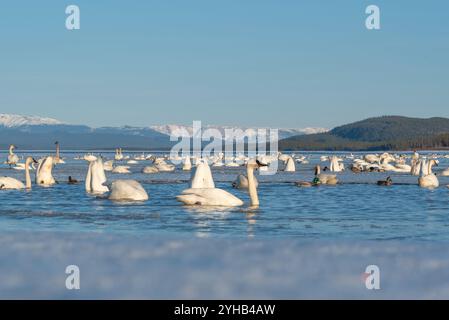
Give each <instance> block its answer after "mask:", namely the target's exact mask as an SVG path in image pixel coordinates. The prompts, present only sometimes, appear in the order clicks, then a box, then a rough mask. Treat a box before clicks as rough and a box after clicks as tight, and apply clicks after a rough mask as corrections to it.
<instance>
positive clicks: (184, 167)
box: [182, 156, 192, 171]
mask: <svg viewBox="0 0 449 320" xmlns="http://www.w3.org/2000/svg"><path fill="white" fill-rule="evenodd" d="M182 170H183V171H190V170H192V162H191V161H190V157H189V156H187V157H186V159H185V160H184V163H183V165H182Z"/></svg>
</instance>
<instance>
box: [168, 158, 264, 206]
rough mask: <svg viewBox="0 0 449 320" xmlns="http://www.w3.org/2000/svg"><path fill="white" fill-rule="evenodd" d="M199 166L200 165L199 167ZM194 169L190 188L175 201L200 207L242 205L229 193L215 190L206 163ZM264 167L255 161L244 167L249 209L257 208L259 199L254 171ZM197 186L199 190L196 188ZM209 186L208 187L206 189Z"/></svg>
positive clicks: (241, 202) (240, 201)
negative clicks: (245, 169)
mask: <svg viewBox="0 0 449 320" xmlns="http://www.w3.org/2000/svg"><path fill="white" fill-rule="evenodd" d="M199 166H200V165H199ZM199 166H198V168H197V169H196V172H195V176H194V178H193V179H192V187H191V188H189V189H187V190H184V191H183V192H182V193H181V195H179V196H177V197H176V199H177V200H178V201H179V202H182V203H184V204H186V205H200V206H224V207H238V206H242V205H243V201H242V200H240V199H239V198H237V197H235V196H234V195H232V194H230V193H229V192H227V191H225V190H222V189H218V188H215V184H214V182H213V180H212V179H211V178H212V175H209V172H210V168H209V166H208V165H207V163H204V165H203V166H201V167H199ZM261 166H266V165H265V164H262V163H260V162H259V161H257V160H250V161H249V162H248V164H247V165H246V168H247V175H248V185H249V188H248V191H249V196H250V198H251V207H258V206H259V198H258V195H257V188H256V185H255V179H254V170H255V169H257V168H259V167H261ZM196 186H199V188H196ZM207 186H209V187H207Z"/></svg>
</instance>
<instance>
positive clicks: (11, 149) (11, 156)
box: [6, 144, 19, 167]
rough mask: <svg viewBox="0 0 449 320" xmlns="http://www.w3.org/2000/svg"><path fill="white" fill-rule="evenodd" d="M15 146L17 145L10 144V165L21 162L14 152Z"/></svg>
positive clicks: (7, 162) (8, 161)
mask: <svg viewBox="0 0 449 320" xmlns="http://www.w3.org/2000/svg"><path fill="white" fill-rule="evenodd" d="M15 148H16V146H15V145H13V144H12V145H10V146H9V155H8V160H7V161H6V164H8V165H9V167H11V166H13V165H16V163H17V162H19V157H18V156H17V154H14V149H15Z"/></svg>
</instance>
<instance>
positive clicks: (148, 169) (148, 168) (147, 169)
mask: <svg viewBox="0 0 449 320" xmlns="http://www.w3.org/2000/svg"><path fill="white" fill-rule="evenodd" d="M158 172H159V170H158V168H156V167H155V166H146V167H144V168H143V169H142V173H147V174H151V173H158Z"/></svg>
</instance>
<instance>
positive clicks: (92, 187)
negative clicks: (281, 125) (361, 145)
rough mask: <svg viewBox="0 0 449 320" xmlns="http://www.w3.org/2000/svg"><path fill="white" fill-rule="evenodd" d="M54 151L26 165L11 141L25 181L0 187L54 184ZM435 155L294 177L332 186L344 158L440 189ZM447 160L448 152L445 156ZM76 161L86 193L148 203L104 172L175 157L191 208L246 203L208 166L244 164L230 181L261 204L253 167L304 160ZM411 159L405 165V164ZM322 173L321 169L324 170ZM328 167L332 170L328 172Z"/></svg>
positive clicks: (162, 168)
mask: <svg viewBox="0 0 449 320" xmlns="http://www.w3.org/2000/svg"><path fill="white" fill-rule="evenodd" d="M55 144H56V154H55V155H49V156H45V157H43V158H41V159H39V160H35V159H34V158H33V157H27V158H26V159H25V162H24V163H20V162H19V161H20V159H19V157H18V155H17V154H15V153H14V150H15V146H14V145H11V146H10V148H9V154H8V157H7V160H6V162H5V163H6V164H7V165H9V167H10V168H12V169H15V170H24V171H25V183H23V182H22V181H20V180H17V179H15V178H11V177H0V190H19V189H28V190H31V188H32V180H31V176H30V171H31V170H35V180H34V181H35V184H37V185H40V186H51V185H53V184H56V183H57V181H56V180H55V179H54V177H53V174H52V170H53V167H54V166H55V165H60V164H64V163H65V161H64V160H63V159H62V157H61V156H60V147H59V143H58V142H56V143H55ZM439 157H443V156H438V155H432V156H421V155H420V154H418V153H417V152H414V153H413V154H412V155H411V156H408V155H395V154H390V153H383V154H380V155H379V154H367V155H361V156H358V157H356V156H354V155H352V154H351V155H346V156H344V157H337V156H336V155H332V156H322V157H321V159H320V160H321V161H322V162H326V164H328V165H327V166H325V167H324V169H323V170H322V169H321V166H320V165H317V166H316V167H315V176H314V179H313V181H297V182H296V185H297V186H299V187H312V186H318V185H336V184H338V183H339V181H338V178H337V173H338V172H342V171H344V170H345V169H346V168H345V165H344V161H345V160H346V161H352V164H351V166H350V170H351V171H352V172H354V173H361V172H397V173H404V174H410V175H414V176H418V185H419V186H420V187H423V188H438V187H439V185H440V184H439V180H438V177H437V175H436V174H435V173H434V172H433V167H434V166H437V165H438V164H439V160H438V158H439ZM444 157H445V158H449V156H448V155H446V156H444ZM75 160H85V161H87V163H88V166H87V173H86V179H85V189H86V192H88V193H90V194H93V195H96V196H99V197H104V198H107V199H110V200H113V201H146V200H148V199H149V196H148V194H147V192H146V191H145V189H144V188H143V187H142V185H141V184H140V183H139V182H138V181H136V180H130V179H120V180H115V181H113V182H112V183H109V184H108V183H107V178H106V174H105V171H110V172H112V173H118V174H126V173H130V172H131V171H130V168H131V165H133V164H137V163H139V161H148V160H150V161H152V165H149V166H145V167H144V168H143V169H142V172H143V173H145V174H152V173H158V172H172V171H175V170H176V166H175V165H174V164H172V163H169V162H170V161H173V160H177V161H179V162H180V163H182V170H183V171H192V176H191V179H190V185H189V188H188V189H186V190H184V191H182V193H181V194H180V195H178V196H176V199H177V200H178V201H179V202H181V203H183V204H184V205H195V206H225V207H236V206H242V205H244V202H243V201H242V200H241V199H239V198H238V197H236V196H235V195H233V194H231V193H229V192H228V191H225V190H223V189H219V188H216V187H215V183H214V180H213V177H212V171H211V166H212V167H222V166H226V167H239V166H245V167H246V175H244V174H239V175H238V176H237V179H236V180H235V181H234V182H233V183H232V186H233V187H234V188H239V189H246V190H247V191H248V193H249V198H250V203H249V206H250V207H258V206H259V197H258V192H257V189H258V181H257V179H256V177H255V174H254V172H255V170H261V171H262V170H269V168H270V166H271V164H273V163H275V162H277V163H283V165H284V167H283V171H284V172H295V171H296V165H298V164H307V163H308V158H307V157H306V156H299V155H298V156H297V155H294V154H291V155H289V154H282V153H277V154H273V155H264V156H258V157H256V158H249V157H245V156H244V155H236V156H224V154H222V153H221V154H219V155H215V156H211V157H207V158H201V157H190V156H187V157H180V156H178V157H176V159H172V158H170V157H169V156H163V157H155V156H151V155H147V156H146V155H145V154H142V155H139V156H135V157H132V158H131V157H130V156H126V155H124V154H123V152H122V149H116V152H115V156H114V159H113V160H109V161H103V158H102V157H101V156H95V155H93V154H86V155H84V156H80V157H76V158H75ZM114 161H115V162H119V161H121V162H126V165H116V166H114ZM408 161H410V163H409V164H408V163H407V162H408ZM322 171H325V172H322ZM326 171H329V172H331V173H327V172H326ZM440 175H442V176H449V169H446V170H444V171H442V172H441V173H440ZM68 183H69V184H70V183H78V181H76V180H74V179H72V178H71V177H69V180H68ZM392 184H393V181H392V180H391V178H390V177H388V178H387V179H386V180H385V181H379V182H378V185H385V186H389V185H392Z"/></svg>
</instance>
